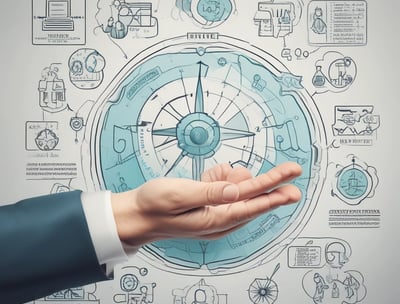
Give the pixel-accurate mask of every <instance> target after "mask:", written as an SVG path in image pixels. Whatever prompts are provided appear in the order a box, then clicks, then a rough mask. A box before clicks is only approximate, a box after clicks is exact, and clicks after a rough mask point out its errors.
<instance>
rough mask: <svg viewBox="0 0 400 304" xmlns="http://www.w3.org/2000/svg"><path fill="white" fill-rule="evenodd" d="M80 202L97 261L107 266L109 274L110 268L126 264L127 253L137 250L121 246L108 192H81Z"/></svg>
mask: <svg viewBox="0 0 400 304" xmlns="http://www.w3.org/2000/svg"><path fill="white" fill-rule="evenodd" d="M81 201H82V207H83V211H84V213H85V216H86V222H87V225H88V227H89V233H90V236H91V238H92V242H93V246H94V249H95V251H96V256H97V260H98V261H99V264H100V265H102V264H107V272H109V271H108V269H109V267H110V266H111V268H112V267H114V265H116V264H119V263H123V262H126V261H127V260H128V256H127V253H128V254H130V255H131V254H134V253H135V252H136V251H137V248H136V247H131V246H127V245H125V244H124V245H123V244H122V243H121V240H120V239H119V237H118V233H117V226H116V223H115V219H114V216H113V212H112V207H111V192H110V191H99V192H82V194H81ZM111 271H112V270H111Z"/></svg>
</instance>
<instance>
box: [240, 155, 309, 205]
mask: <svg viewBox="0 0 400 304" xmlns="http://www.w3.org/2000/svg"><path fill="white" fill-rule="evenodd" d="M301 171H302V170H301V166H300V165H298V164H296V163H293V162H287V163H283V164H281V165H278V166H276V167H274V168H272V169H271V170H269V171H268V172H266V173H264V174H261V175H259V176H257V177H255V178H252V179H246V180H244V181H242V182H240V183H239V184H238V187H239V192H240V195H239V200H245V199H249V198H252V197H255V196H258V195H260V194H262V193H264V192H266V191H267V190H271V189H274V188H275V187H277V186H279V185H281V184H284V183H287V182H288V181H290V180H292V179H294V178H296V177H298V176H299V175H300V174H301Z"/></svg>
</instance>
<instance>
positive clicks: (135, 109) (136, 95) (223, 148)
mask: <svg viewBox="0 0 400 304" xmlns="http://www.w3.org/2000/svg"><path fill="white" fill-rule="evenodd" d="M226 41H227V42H226ZM169 43H170V46H169V47H167V48H166V47H164V48H163V49H162V51H160V50H159V49H158V46H157V45H155V46H154V48H153V49H152V50H150V51H149V52H151V53H148V52H145V53H143V56H141V57H140V58H139V57H137V58H136V60H134V61H132V62H131V63H129V64H128V65H127V66H126V68H125V69H124V70H122V71H121V73H120V75H119V77H117V79H116V81H115V82H114V84H113V85H112V86H111V87H112V90H111V91H107V92H105V93H104V95H103V96H102V97H101V99H100V100H99V102H97V103H96V106H95V107H94V109H93V111H92V114H94V115H92V116H91V118H90V119H89V123H88V125H91V126H92V127H91V128H88V131H89V132H90V134H87V136H86V137H87V138H88V137H91V138H96V140H95V141H92V143H93V144H94V145H92V146H89V147H88V148H89V149H90V155H91V156H90V158H91V159H92V164H95V166H92V167H90V166H89V167H88V170H89V171H88V172H92V173H91V176H90V180H92V181H91V183H93V185H97V187H105V188H108V189H113V190H115V189H119V187H120V186H122V184H124V187H125V188H131V189H132V188H135V187H137V186H139V185H141V184H142V183H144V182H145V181H146V180H149V179H152V178H155V177H160V176H175V177H186V178H192V179H199V178H200V176H201V174H202V172H203V171H204V170H206V169H207V168H209V167H211V166H212V165H214V164H216V163H220V162H229V163H230V164H231V165H232V166H244V167H246V168H248V169H249V170H250V171H251V172H252V173H253V174H254V175H257V174H259V172H264V171H266V170H268V169H270V168H272V167H274V166H275V165H276V164H279V163H281V162H284V161H295V162H297V163H299V164H300V165H301V166H302V167H303V172H304V174H303V176H302V178H299V179H297V180H296V181H295V182H294V183H295V184H296V185H297V186H298V187H299V188H300V189H301V190H302V192H303V198H302V201H301V202H300V203H299V204H298V205H292V206H286V207H283V208H280V209H278V210H275V211H273V212H270V213H268V214H266V215H264V216H261V217H260V218H258V219H256V220H254V221H253V222H251V223H250V224H248V225H247V226H245V227H243V228H242V229H240V230H239V231H237V232H234V233H232V234H230V235H229V236H227V237H225V238H222V239H220V240H216V241H196V240H168V241H159V242H155V243H152V244H149V245H145V246H144V247H143V248H142V249H141V250H140V254H142V255H143V256H144V258H146V259H148V260H149V261H152V263H156V264H160V265H159V266H161V267H164V268H166V269H168V270H172V271H178V270H179V271H184V270H187V271H191V270H197V271H200V272H201V269H203V270H206V272H214V273H216V272H220V271H222V272H225V271H239V270H240V269H246V268H249V267H252V265H253V264H256V263H260V261H264V260H265V259H267V257H268V256H269V255H271V254H272V253H274V254H276V252H275V251H276V248H275V247H274V246H275V245H276V244H279V246H281V247H282V249H283V248H284V246H285V238H286V236H288V235H290V234H291V233H294V232H296V231H297V230H298V229H300V228H301V227H302V225H304V223H305V222H306V221H307V218H308V216H309V214H310V212H312V210H313V205H314V204H315V200H316V198H317V196H318V191H319V187H320V185H321V183H322V182H323V174H324V168H325V165H326V163H325V162H326V160H325V156H324V150H323V149H322V146H321V144H322V142H324V141H325V139H324V131H323V127H322V125H321V124H320V121H319V118H318V112H317V110H316V109H315V108H314V103H313V101H312V99H311V98H310V96H309V95H308V94H307V92H306V91H305V90H304V88H303V86H302V84H301V77H299V76H295V75H292V74H291V73H290V72H289V71H287V70H286V69H285V68H284V67H283V66H282V69H281V70H278V69H277V68H276V66H277V64H278V63H277V62H276V59H275V58H273V57H272V56H270V57H268V54H266V53H262V54H260V55H257V53H255V52H247V51H246V49H247V48H248V46H249V45H248V44H245V45H242V44H241V42H240V41H237V40H235V39H233V38H230V37H220V38H219V39H218V40H216V41H212V43H210V42H209V41H208V42H207V41H206V42H203V43H196V42H192V41H190V40H188V39H187V37H181V38H176V39H172V40H170V41H169ZM255 51H260V50H255ZM148 54H152V55H148ZM266 58H268V60H270V61H273V63H271V62H270V61H268V60H267V59H266ZM299 134H302V136H299ZM305 134H307V136H304V135H305ZM93 160H94V162H93ZM271 248H275V249H274V250H271V251H270V249H271Z"/></svg>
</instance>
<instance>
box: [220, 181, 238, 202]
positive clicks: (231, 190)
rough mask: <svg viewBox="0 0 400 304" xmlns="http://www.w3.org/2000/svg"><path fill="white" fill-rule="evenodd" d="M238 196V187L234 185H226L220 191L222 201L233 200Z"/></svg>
mask: <svg viewBox="0 0 400 304" xmlns="http://www.w3.org/2000/svg"><path fill="white" fill-rule="evenodd" d="M238 197H239V189H238V187H237V186H236V185H228V186H226V187H225V188H224V190H223V191H222V200H223V201H224V202H234V201H236V200H237V199H238Z"/></svg>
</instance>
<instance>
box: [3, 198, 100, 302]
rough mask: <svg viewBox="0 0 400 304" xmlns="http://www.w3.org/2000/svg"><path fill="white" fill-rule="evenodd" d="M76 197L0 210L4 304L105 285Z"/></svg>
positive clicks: (41, 200)
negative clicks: (69, 289)
mask: <svg viewBox="0 0 400 304" xmlns="http://www.w3.org/2000/svg"><path fill="white" fill-rule="evenodd" d="M80 196H81V192H80V191H72V192H66V193H60V194H54V195H47V196H42V197H37V198H32V199H27V200H23V201H20V202H18V203H16V204H13V205H6V206H3V207H0V302H1V303H8V304H12V303H24V302H27V301H30V300H33V299H37V298H41V297H44V296H46V295H49V294H51V293H53V292H56V291H59V290H63V289H66V288H71V287H77V286H83V285H86V284H89V283H93V282H96V281H102V280H106V279H107V276H106V275H105V273H104V271H103V268H102V267H101V266H100V265H99V263H98V261H97V257H96V252H95V249H94V247H93V243H92V240H91V238H90V233H89V230H88V226H87V223H86V219H85V215H84V212H83V209H82V204H81V199H80Z"/></svg>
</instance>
